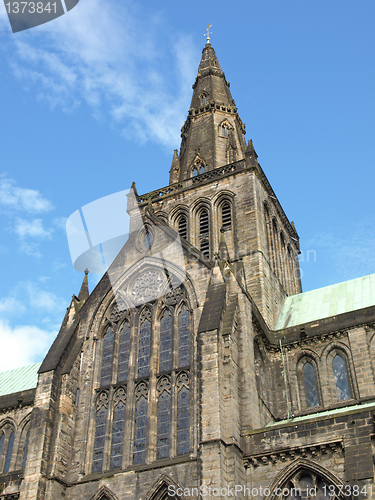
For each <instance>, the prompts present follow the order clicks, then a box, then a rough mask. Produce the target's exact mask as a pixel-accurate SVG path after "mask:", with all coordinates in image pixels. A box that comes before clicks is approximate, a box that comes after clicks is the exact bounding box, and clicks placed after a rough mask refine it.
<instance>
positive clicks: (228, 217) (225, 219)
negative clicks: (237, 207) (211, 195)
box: [221, 201, 232, 229]
mask: <svg viewBox="0 0 375 500" xmlns="http://www.w3.org/2000/svg"><path fill="white" fill-rule="evenodd" d="M221 225H222V227H223V228H224V229H230V228H231V227H232V210H231V206H230V203H229V202H228V201H225V202H224V203H223V204H222V205H221Z"/></svg>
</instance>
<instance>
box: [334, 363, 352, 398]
mask: <svg viewBox="0 0 375 500" xmlns="http://www.w3.org/2000/svg"><path fill="white" fill-rule="evenodd" d="M333 373H334V375H335V382H336V389H337V396H338V398H339V401H345V400H346V399H350V398H351V395H350V389H349V381H348V374H347V371H346V365H345V361H344V359H343V358H342V357H341V356H340V355H338V354H336V356H335V357H334V359H333Z"/></svg>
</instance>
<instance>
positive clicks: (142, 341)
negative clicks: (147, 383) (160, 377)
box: [138, 319, 151, 377]
mask: <svg viewBox="0 0 375 500" xmlns="http://www.w3.org/2000/svg"><path fill="white" fill-rule="evenodd" d="M150 349H151V321H150V320H149V319H144V320H143V322H142V323H141V327H140V329H139V349H138V377H147V375H148V372H149V369H150Z"/></svg>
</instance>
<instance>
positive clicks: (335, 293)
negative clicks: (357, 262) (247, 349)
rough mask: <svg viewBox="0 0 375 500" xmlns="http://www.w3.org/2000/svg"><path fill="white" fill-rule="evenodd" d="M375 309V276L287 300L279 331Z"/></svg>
mask: <svg viewBox="0 0 375 500" xmlns="http://www.w3.org/2000/svg"><path fill="white" fill-rule="evenodd" d="M374 305H375V274H371V275H370V276H364V277H363V278H356V279H355V280H350V281H344V282H343V283H337V285H331V286H326V287H324V288H318V289H317V290H311V291H310V292H304V293H299V294H298V295H292V296H291V297H287V298H286V299H285V302H284V304H283V307H282V309H281V313H280V316H279V319H278V321H277V324H276V327H275V330H280V329H282V328H288V327H290V326H295V325H301V324H303V323H308V322H309V321H314V320H318V319H323V318H329V317H331V316H336V315H337V314H343V313H346V312H349V311H355V310H357V309H362V308H364V307H369V306H374Z"/></svg>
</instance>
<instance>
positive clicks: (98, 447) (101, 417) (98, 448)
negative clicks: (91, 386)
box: [92, 391, 108, 472]
mask: <svg viewBox="0 0 375 500" xmlns="http://www.w3.org/2000/svg"><path fill="white" fill-rule="evenodd" d="M107 410H108V393H107V392H105V391H103V392H100V393H99V394H98V396H97V400H96V425H95V438H94V452H93V460H92V472H101V471H102V469H103V460H104V443H105V431H106V424H107Z"/></svg>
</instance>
